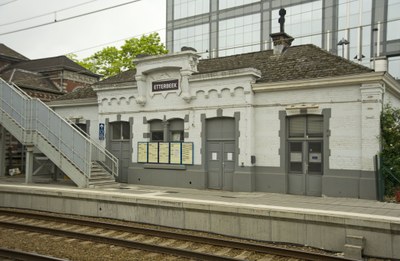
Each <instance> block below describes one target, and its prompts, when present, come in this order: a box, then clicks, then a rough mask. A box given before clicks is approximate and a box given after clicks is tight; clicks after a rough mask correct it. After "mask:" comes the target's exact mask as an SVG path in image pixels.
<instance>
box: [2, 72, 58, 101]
mask: <svg viewBox="0 0 400 261" xmlns="http://www.w3.org/2000/svg"><path fill="white" fill-rule="evenodd" d="M0 76H1V78H3V79H4V80H6V81H10V82H13V83H15V84H16V85H17V86H18V87H21V88H28V89H32V90H39V91H44V92H51V93H56V94H60V95H61V94H63V92H61V91H60V90H59V89H58V88H57V86H55V85H54V83H53V82H52V81H51V80H49V79H48V77H47V76H45V75H43V74H41V73H35V72H30V71H25V70H21V69H13V70H8V71H6V72H4V73H2V74H0Z"/></svg>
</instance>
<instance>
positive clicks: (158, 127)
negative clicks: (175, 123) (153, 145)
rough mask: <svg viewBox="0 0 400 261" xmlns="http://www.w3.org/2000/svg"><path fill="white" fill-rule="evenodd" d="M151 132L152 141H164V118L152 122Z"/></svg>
mask: <svg viewBox="0 0 400 261" xmlns="http://www.w3.org/2000/svg"><path fill="white" fill-rule="evenodd" d="M150 134H151V135H150V140H151V141H164V123H163V121H162V120H152V121H151V122H150Z"/></svg>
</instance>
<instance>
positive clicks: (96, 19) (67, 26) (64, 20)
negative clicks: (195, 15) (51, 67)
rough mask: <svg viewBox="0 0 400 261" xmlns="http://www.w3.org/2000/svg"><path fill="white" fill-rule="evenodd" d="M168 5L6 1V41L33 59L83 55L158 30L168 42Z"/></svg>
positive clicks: (147, 0)
mask: <svg viewBox="0 0 400 261" xmlns="http://www.w3.org/2000/svg"><path fill="white" fill-rule="evenodd" d="M125 3H126V4H125ZM124 4H125V5H124ZM118 5H121V6H119V7H118ZM165 5H166V0H136V1H132V0H68V1H65V0H0V43H3V44H5V45H7V46H8V47H9V48H11V49H13V50H15V51H17V52H19V53H21V54H22V55H24V56H26V57H28V58H30V59H38V58H45V57H53V56H59V55H65V54H69V53H75V54H76V55H77V56H78V58H79V59H82V58H85V57H88V56H90V55H91V54H93V53H95V52H96V51H99V50H101V49H102V48H104V47H106V46H116V47H119V46H120V45H122V44H123V43H124V40H126V39H130V38H132V37H140V36H141V35H143V34H149V33H152V32H158V33H159V35H160V37H161V41H162V42H163V43H164V44H165V26H166V22H165V21H166V7H165ZM113 6H115V8H110V7H113ZM107 8H109V9H108V10H104V11H100V12H95V13H92V12H94V11H96V10H101V9H107ZM87 13H92V14H88V15H85V14H87ZM75 16H78V17H76V18H73V17H75ZM30 18H33V19H30ZM55 21H56V22H55ZM30 27H35V28H31V29H28V28H30ZM24 29H27V30H24Z"/></svg>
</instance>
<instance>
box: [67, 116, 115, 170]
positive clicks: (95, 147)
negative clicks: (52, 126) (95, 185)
mask: <svg viewBox="0 0 400 261" xmlns="http://www.w3.org/2000/svg"><path fill="white" fill-rule="evenodd" d="M67 121H68V123H69V124H71V126H73V127H74V128H75V129H77V130H78V131H79V132H80V133H81V134H82V135H83V136H85V137H86V138H87V139H89V140H90V141H91V143H92V159H93V160H95V161H97V162H98V163H100V164H101V166H102V167H103V168H105V169H106V170H107V171H108V172H109V173H112V174H113V175H114V176H115V177H117V176H118V158H117V157H115V156H114V155H113V154H112V153H111V152H109V151H108V150H106V149H104V147H103V146H102V145H100V144H99V143H98V142H96V141H95V140H93V139H92V138H91V137H90V135H89V134H87V133H86V132H84V131H81V130H80V129H79V127H78V126H77V125H76V124H75V123H73V122H72V121H71V120H68V119H67ZM102 153H105V154H106V158H105V159H103V157H102V156H101V155H102Z"/></svg>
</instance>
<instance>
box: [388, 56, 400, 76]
mask: <svg viewBox="0 0 400 261" xmlns="http://www.w3.org/2000/svg"><path fill="white" fill-rule="evenodd" d="M388 66H389V73H390V75H392V76H393V77H394V78H395V79H397V80H398V79H400V56H394V57H389V60H388Z"/></svg>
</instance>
